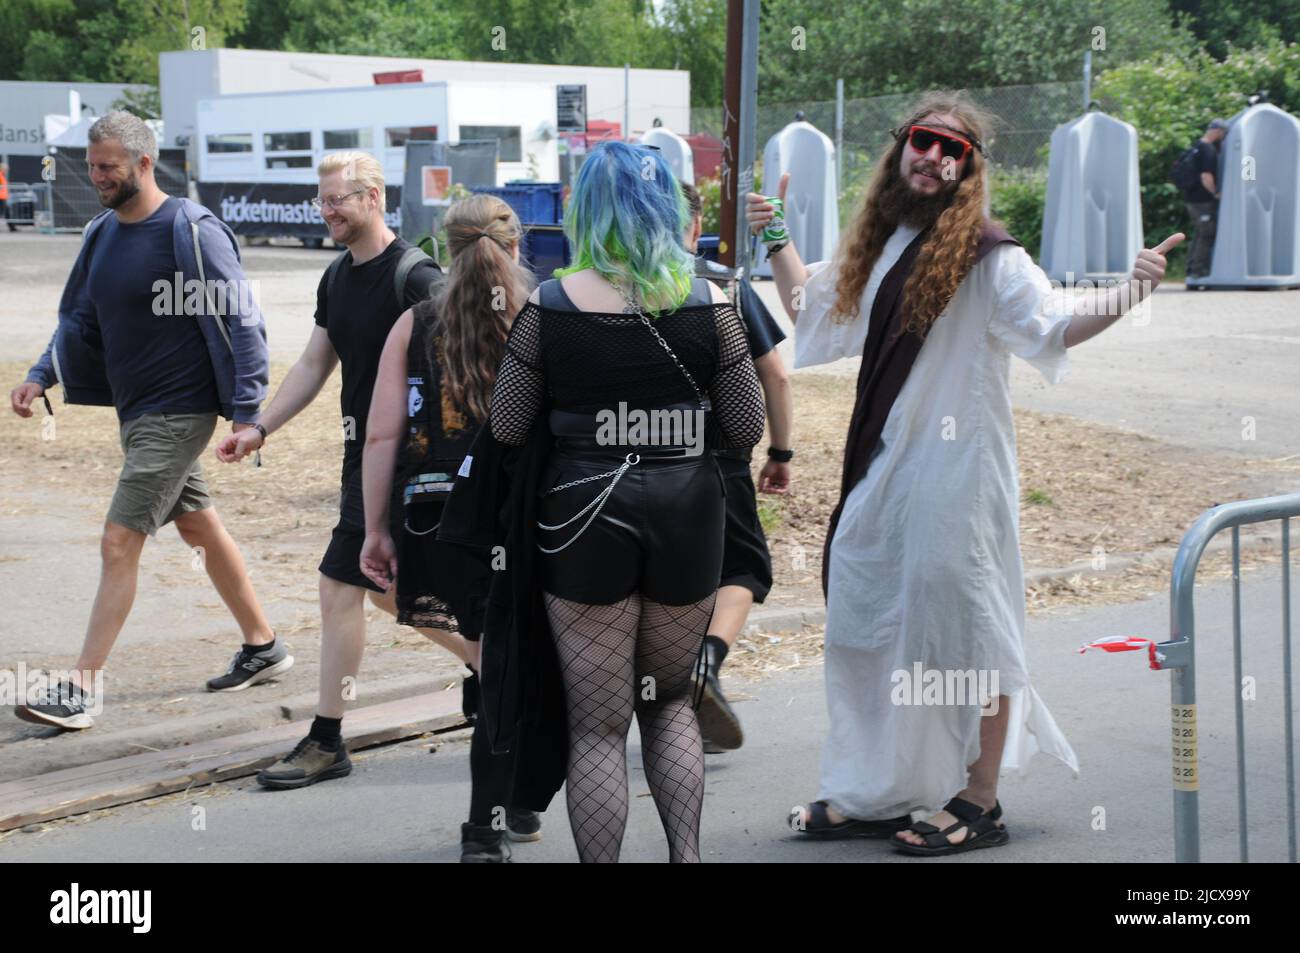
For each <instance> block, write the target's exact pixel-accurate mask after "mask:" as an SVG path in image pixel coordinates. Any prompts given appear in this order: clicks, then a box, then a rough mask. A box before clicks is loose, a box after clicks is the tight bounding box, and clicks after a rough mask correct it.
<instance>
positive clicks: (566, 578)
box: [537, 449, 726, 606]
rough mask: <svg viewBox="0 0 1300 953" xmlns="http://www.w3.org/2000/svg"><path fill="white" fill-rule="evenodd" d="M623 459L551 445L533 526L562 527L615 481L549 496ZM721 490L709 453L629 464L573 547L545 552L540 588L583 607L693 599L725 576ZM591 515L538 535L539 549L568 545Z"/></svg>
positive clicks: (723, 491) (592, 483) (723, 493)
mask: <svg viewBox="0 0 1300 953" xmlns="http://www.w3.org/2000/svg"><path fill="white" fill-rule="evenodd" d="M623 461H624V456H623V455H614V454H611V453H609V452H603V453H600V454H590V453H579V452H572V451H565V450H560V449H557V450H555V451H553V452H552V454H551V458H550V460H548V461H547V465H546V467H545V470H544V471H543V475H542V483H541V486H540V487H539V489H538V494H539V497H540V498H539V500H538V506H537V513H538V520H539V521H540V522H542V523H545V524H547V525H549V526H555V525H557V524H560V523H564V522H566V521H568V520H569V519H570V518H571V517H572V516H573V515H574V514H576V513H577V512H578V511H579V510H581V509H582V508H583V507H584V506H586V505H587V504H588V503H590V502H591V501H592V500H593V499H595V498H596V497H597V496H599V495H600V493H601V491H602V490H603V489H604V488H606V487H607V486H609V483H610V480H611V479H612V477H604V478H602V479H599V480H592V481H590V482H587V483H581V484H579V485H577V486H574V487H569V488H568V489H564V490H560V491H559V492H557V493H551V494H549V495H547V491H548V490H550V489H551V488H552V487H556V486H559V485H560V484H563V483H568V482H570V481H572V480H577V479H581V478H582V477H586V476H594V475H596V474H599V473H605V472H607V471H610V470H615V469H617V468H618V467H619V466H620V465H621V464H622V463H623ZM725 498H726V489H725V486H724V483H723V479H722V473H721V471H720V470H719V469H718V465H717V463H716V462H715V460H714V459H713V455H712V454H711V453H705V454H704V455H703V456H700V457H694V458H687V459H682V458H670V459H652V458H649V457H648V455H647V456H643V457H642V459H641V461H640V462H639V463H636V464H634V465H632V466H630V467H629V468H628V469H627V471H626V472H625V473H624V474H623V476H622V478H621V479H620V480H619V482H618V485H617V486H616V487H615V488H614V491H613V493H611V494H610V496H609V498H608V499H607V500H606V501H605V505H604V506H603V507H602V508H601V510H600V515H598V516H597V517H596V518H595V519H594V520H593V521H592V522H591V525H589V526H587V528H586V530H584V531H583V532H582V535H581V536H579V537H578V539H577V541H576V542H574V543H573V544H572V545H570V546H568V547H566V548H565V549H563V550H562V551H561V552H558V553H553V554H551V553H543V554H541V560H542V579H543V588H544V589H545V591H546V592H549V593H551V594H552V595H555V596H559V597H560V598H562V599H570V600H573V601H575V602H583V603H587V604H588V605H609V604H611V603H614V602H618V601H619V600H621V599H625V598H627V597H628V596H629V595H631V594H632V593H634V592H639V593H641V594H642V595H643V596H645V598H647V599H650V600H652V601H654V602H659V603H662V604H664V605H671V606H682V605H689V604H691V603H695V602H699V601H700V600H701V599H704V598H705V597H707V596H708V595H709V594H710V593H712V592H714V591H715V590H716V589H717V588H718V581H719V579H720V578H721V574H722V549H723V530H724V526H725V522H726V508H725ZM590 515H591V514H590V513H587V514H586V515H584V516H582V517H581V518H579V519H577V520H574V521H573V522H572V523H570V524H569V525H568V526H565V527H564V528H563V529H557V530H543V529H538V531H537V540H538V543H539V545H541V546H543V547H545V548H547V549H554V548H556V547H558V546H561V545H563V544H564V543H565V542H567V541H568V540H569V539H571V538H572V537H573V536H574V534H575V533H577V532H578V530H579V529H580V528H581V527H582V526H583V524H585V523H586V522H587V519H588V517H589V516H590Z"/></svg>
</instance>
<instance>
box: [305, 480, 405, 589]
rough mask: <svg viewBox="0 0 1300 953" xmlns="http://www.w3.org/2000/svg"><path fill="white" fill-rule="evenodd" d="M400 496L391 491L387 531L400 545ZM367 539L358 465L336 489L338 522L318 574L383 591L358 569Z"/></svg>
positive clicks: (352, 584)
mask: <svg viewBox="0 0 1300 953" xmlns="http://www.w3.org/2000/svg"><path fill="white" fill-rule="evenodd" d="M402 522H403V514H402V497H401V493H400V491H396V492H394V494H393V498H392V499H391V500H390V501H389V507H388V531H389V532H390V533H391V534H392V536H393V542H394V544H396V545H397V546H398V547H399V548H400V546H401V540H402ZM365 541H366V513H365V506H364V503H363V502H362V493H361V467H360V466H359V465H358V466H356V467H353V468H352V469H351V470H349V471H348V472H347V473H346V474H345V475H344V478H343V486H342V488H341V489H340V491H339V521H338V524H337V525H336V526H335V527H334V532H333V534H332V535H331V536H330V544H329V546H327V547H326V548H325V555H324V557H322V558H321V561H320V567H319V569H320V573H321V575H323V576H328V577H329V578H330V579H334V580H337V581H338V582H343V583H347V584H348V585H349V586H360V587H361V588H362V589H369V590H370V591H371V592H383V591H384V590H382V589H380V588H379V587H378V586H376V585H375V584H374V583H373V582H371V581H370V580H369V579H368V578H366V576H365V574H364V573H362V572H361V547H362V546H363V545H364V544H365Z"/></svg>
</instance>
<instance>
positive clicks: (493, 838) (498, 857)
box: [460, 824, 510, 864]
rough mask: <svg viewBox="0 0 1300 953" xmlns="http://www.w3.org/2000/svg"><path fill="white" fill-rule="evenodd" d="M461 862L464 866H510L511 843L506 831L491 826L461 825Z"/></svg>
mask: <svg viewBox="0 0 1300 953" xmlns="http://www.w3.org/2000/svg"><path fill="white" fill-rule="evenodd" d="M460 862H461V863H462V864H508V863H510V842H509V841H507V840H506V837H505V831H499V830H496V829H495V828H494V827H492V826H491V825H490V824H484V825H478V824H462V825H460Z"/></svg>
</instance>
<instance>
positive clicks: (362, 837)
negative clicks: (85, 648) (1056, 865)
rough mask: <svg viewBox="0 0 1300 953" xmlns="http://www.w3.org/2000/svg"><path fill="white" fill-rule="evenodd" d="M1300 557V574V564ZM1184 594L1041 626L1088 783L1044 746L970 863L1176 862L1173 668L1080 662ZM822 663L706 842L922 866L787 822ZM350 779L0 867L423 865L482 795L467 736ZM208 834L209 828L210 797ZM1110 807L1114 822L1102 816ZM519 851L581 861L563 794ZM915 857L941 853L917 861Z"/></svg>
mask: <svg viewBox="0 0 1300 953" xmlns="http://www.w3.org/2000/svg"><path fill="white" fill-rule="evenodd" d="M1295 571H1296V570H1295V567H1293V576H1294V574H1295ZM1279 578H1280V569H1279V567H1276V566H1275V567H1269V568H1263V569H1259V570H1256V571H1254V572H1252V573H1250V574H1248V575H1247V576H1246V578H1245V581H1244V585H1243V600H1242V605H1243V618H1244V625H1245V631H1246V639H1247V641H1246V645H1247V650H1246V653H1245V662H1244V672H1245V673H1246V674H1247V675H1248V676H1252V677H1254V678H1255V679H1256V680H1257V686H1256V698H1257V700H1255V701H1252V702H1248V703H1247V714H1246V726H1247V765H1248V776H1249V782H1250V789H1249V795H1248V805H1249V809H1250V817H1249V824H1248V828H1249V830H1250V831H1251V851H1252V855H1251V859H1252V860H1256V861H1264V860H1282V859H1284V857H1285V847H1284V845H1285V820H1284V818H1285V807H1284V803H1285V802H1284V800H1283V791H1284V784H1285V782H1284V778H1285V774H1284V771H1285V767H1284V762H1283V760H1282V756H1281V755H1282V750H1283V748H1282V744H1283V742H1282V715H1281V712H1282V702H1281V697H1282V696H1281V679H1280V676H1279V674H1278V673H1279V672H1280V669H1281V666H1280V658H1281V649H1280V637H1279V633H1280V631H1281V623H1280V608H1279V606H1280V600H1279V598H1278V594H1279V591H1280V585H1279ZM1230 593H1231V590H1230V587H1229V585H1228V584H1227V583H1226V582H1224V583H1216V584H1214V585H1213V586H1211V587H1206V588H1204V589H1202V590H1201V592H1200V594H1199V596H1198V621H1199V624H1200V626H1201V631H1200V633H1199V635H1198V641H1199V645H1200V651H1199V652H1198V654H1197V666H1198V678H1199V689H1200V695H1199V703H1200V731H1201V757H1202V762H1201V775H1202V788H1203V790H1202V794H1201V830H1202V845H1203V846H1202V851H1203V853H1202V856H1203V859H1205V860H1235V859H1236V849H1237V825H1236V800H1235V771H1234V765H1235V748H1234V746H1233V745H1234V742H1233V737H1234V732H1233V723H1232V699H1233V685H1232V680H1233V675H1232V657H1231V650H1230V642H1231V639H1230V634H1231V628H1230V626H1231V602H1230ZM1167 625H1168V602H1167V599H1165V598H1156V599H1151V600H1148V601H1146V602H1142V603H1135V604H1131V605H1127V606H1110V607H1105V608H1100V609H1089V610H1086V611H1085V610H1069V611H1061V612H1058V613H1053V614H1050V615H1047V616H1039V617H1035V618H1034V619H1032V620H1031V621H1030V624H1029V634H1028V645H1027V648H1028V654H1029V661H1030V666H1031V671H1032V672H1033V673H1034V679H1035V684H1036V687H1037V689H1038V691H1039V693H1040V694H1041V695H1042V696H1043V698H1044V699H1045V700H1046V702H1047V704H1048V705H1049V706H1050V707H1051V709H1052V712H1053V714H1054V715H1055V717H1056V719H1057V721H1058V723H1059V724H1060V725H1061V726H1062V728H1063V729H1064V731H1065V732H1066V734H1067V736H1068V737H1069V738H1070V740H1071V742H1072V743H1073V745H1074V747H1075V750H1076V751H1077V753H1078V756H1079V761H1080V764H1081V766H1082V774H1081V776H1080V777H1079V778H1078V779H1077V780H1076V779H1074V778H1073V777H1072V776H1071V774H1070V772H1069V771H1068V770H1067V769H1065V768H1064V767H1063V766H1061V765H1059V764H1058V763H1056V762H1049V761H1045V760H1043V759H1042V758H1041V757H1040V759H1039V760H1038V761H1036V762H1035V763H1034V764H1033V770H1032V771H1031V772H1030V774H1029V775H1028V776H1027V777H1025V778H1014V777H1013V778H1007V779H1005V780H1004V781H1003V783H1002V787H1001V791H1000V796H1001V800H1002V802H1003V804H1004V805H1005V807H1006V810H1007V820H1008V824H1009V826H1010V829H1011V831H1012V837H1013V841H1012V843H1011V845H1009V846H1008V847H1006V848H1002V849H996V850H987V851H978V852H975V853H973V854H968V855H963V856H961V857H959V858H957V859H956V860H957V862H972V861H974V862H990V863H1006V862H1024V861H1072V862H1131V861H1166V860H1170V859H1172V853H1173V852H1172V833H1171V831H1172V820H1171V801H1172V798H1171V795H1170V782H1169V773H1170V761H1169V724H1170V723H1169V676H1168V675H1167V674H1164V673H1157V672H1151V671H1149V670H1148V669H1147V667H1146V662H1145V655H1144V654H1139V653H1132V654H1126V655H1105V654H1102V653H1095V652H1094V653H1088V654H1087V655H1079V654H1078V653H1077V652H1076V651H1075V650H1076V649H1077V648H1078V646H1079V645H1080V644H1082V643H1083V642H1085V641H1088V640H1091V639H1094V638H1098V637H1100V636H1105V635H1136V634H1141V635H1149V636H1154V637H1157V638H1164V637H1165V633H1166V632H1167ZM821 676H822V672H821V668H820V666H816V667H811V668H806V669H801V670H796V671H792V672H786V673H782V674H779V675H776V676H773V677H771V678H768V679H766V680H763V681H760V682H756V683H749V684H744V685H742V684H739V683H731V690H732V691H733V693H735V694H736V695H737V697H738V698H739V697H741V692H742V691H743V693H744V696H745V700H743V701H739V702H738V705H737V707H738V711H739V712H740V713H741V716H742V718H743V720H744V724H745V728H746V731H747V732H748V735H749V739H750V740H749V742H748V743H747V744H746V746H745V747H744V748H742V749H741V750H740V751H737V752H732V753H729V754H726V755H719V756H710V759H709V762H708V773H707V785H706V799H705V813H704V827H703V836H702V844H703V847H704V849H705V851H706V857H705V859H706V860H707V861H710V862H755V861H791V862H815V861H823V862H824V861H847V862H859V861H898V860H905V861H912V858H905V857H902V856H901V855H896V854H894V853H893V852H892V851H890V850H889V849H888V848H887V847H886V846H885V845H883V844H879V843H876V842H853V843H831V844H821V845H818V844H811V843H802V842H799V841H797V840H796V839H795V838H794V835H792V834H790V833H789V832H788V831H787V830H786V829H785V828H784V827H783V819H784V816H785V815H786V812H787V811H789V810H790V808H791V807H792V806H793V805H796V804H802V803H806V800H807V799H808V798H810V797H812V796H813V794H814V793H815V787H816V779H817V766H818V759H819V756H820V747H821V738H822V736H823V733H824V730H825V716H824V711H823V703H822V691H821ZM639 747H640V746H639V744H638V743H637V741H636V738H635V734H634V735H633V739H632V741H631V743H630V744H629V755H630V763H631V764H632V775H631V778H632V795H633V799H632V808H631V813H630V822H629V827H628V832H627V836H626V839H625V842H624V851H623V858H624V859H625V860H629V861H660V860H663V859H665V857H666V849H665V847H664V842H663V834H662V831H661V830H660V828H659V824H658V818H657V815H656V814H655V811H654V807H653V804H652V802H651V800H650V798H649V796H648V789H647V787H646V783H645V779H644V774H643V773H642V771H641V769H640V763H639V762H640V750H639ZM356 761H357V770H356V771H354V773H353V775H352V776H351V777H350V778H347V779H344V780H339V781H329V782H326V783H323V784H320V785H317V786H315V787H312V788H307V789H304V790H301V791H288V792H265V791H261V790H260V789H258V788H257V787H256V786H255V785H254V784H253V783H252V782H251V781H250V780H244V781H241V782H237V783H233V784H228V785H219V786H216V787H215V788H208V789H205V790H203V791H201V792H190V793H189V794H187V795H184V796H182V795H175V796H172V797H170V798H164V799H160V800H157V801H153V802H144V803H141V804H136V805H129V806H126V807H122V808H118V809H115V810H112V811H108V812H102V813H100V814H97V815H91V816H89V817H87V818H83V819H79V820H76V821H72V822H61V823H58V824H55V825H51V826H50V828H49V829H48V830H46V831H44V832H42V833H35V834H16V835H10V836H8V837H7V838H6V839H5V840H4V841H2V842H0V861H55V862H69V861H74V860H76V861H85V860H87V859H93V860H97V861H231V862H234V861H239V862H244V863H248V862H257V861H270V860H278V861H353V862H355V861H421V862H429V861H434V862H449V861H454V860H455V859H456V858H457V857H458V856H459V854H458V846H457V845H458V843H459V823H460V821H461V820H462V816H463V812H464V811H465V810H466V808H467V805H468V799H469V785H468V745H467V744H466V743H465V742H464V741H463V740H462V741H445V742H444V743H443V744H442V745H441V746H440V748H439V749H438V750H437V752H436V753H430V752H429V750H428V748H427V743H422V742H411V743H407V744H400V745H393V746H389V747H386V748H382V749H376V750H373V751H370V752H363V753H362V754H360V755H359V756H357V758H356ZM196 807H202V808H203V809H204V815H203V816H204V821H205V823H206V829H204V830H194V829H193V827H194V824H193V821H194V818H195V817H196V814H195V810H194V809H195V808H196ZM1102 812H1104V823H1105V829H1104V830H1099V829H1094V828H1095V825H1096V824H1097V821H1098V818H1101V817H1102V816H1103V815H1102ZM515 856H516V860H518V861H520V862H539V861H572V860H574V859H575V858H576V854H575V851H574V848H573V844H572V840H571V837H570V835H569V831H568V824H567V818H566V815H565V812H564V806H563V801H562V798H560V799H557V800H556V801H555V802H554V803H553V804H552V806H551V809H550V810H549V811H548V812H547V814H546V815H545V818H544V838H543V840H542V841H541V842H540V843H537V844H525V845H520V846H518V847H517V848H516V855H515ZM913 862H916V863H925V862H926V861H921V860H916V861H913Z"/></svg>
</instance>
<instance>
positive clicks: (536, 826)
mask: <svg viewBox="0 0 1300 953" xmlns="http://www.w3.org/2000/svg"><path fill="white" fill-rule="evenodd" d="M506 836H507V837H509V838H510V839H511V840H512V841H516V842H518V843H524V844H528V843H532V842H533V841H539V840H541V839H542V817H541V815H540V814H538V813H537V812H536V811H524V810H518V811H516V810H514V809H511V810H509V811H506Z"/></svg>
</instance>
